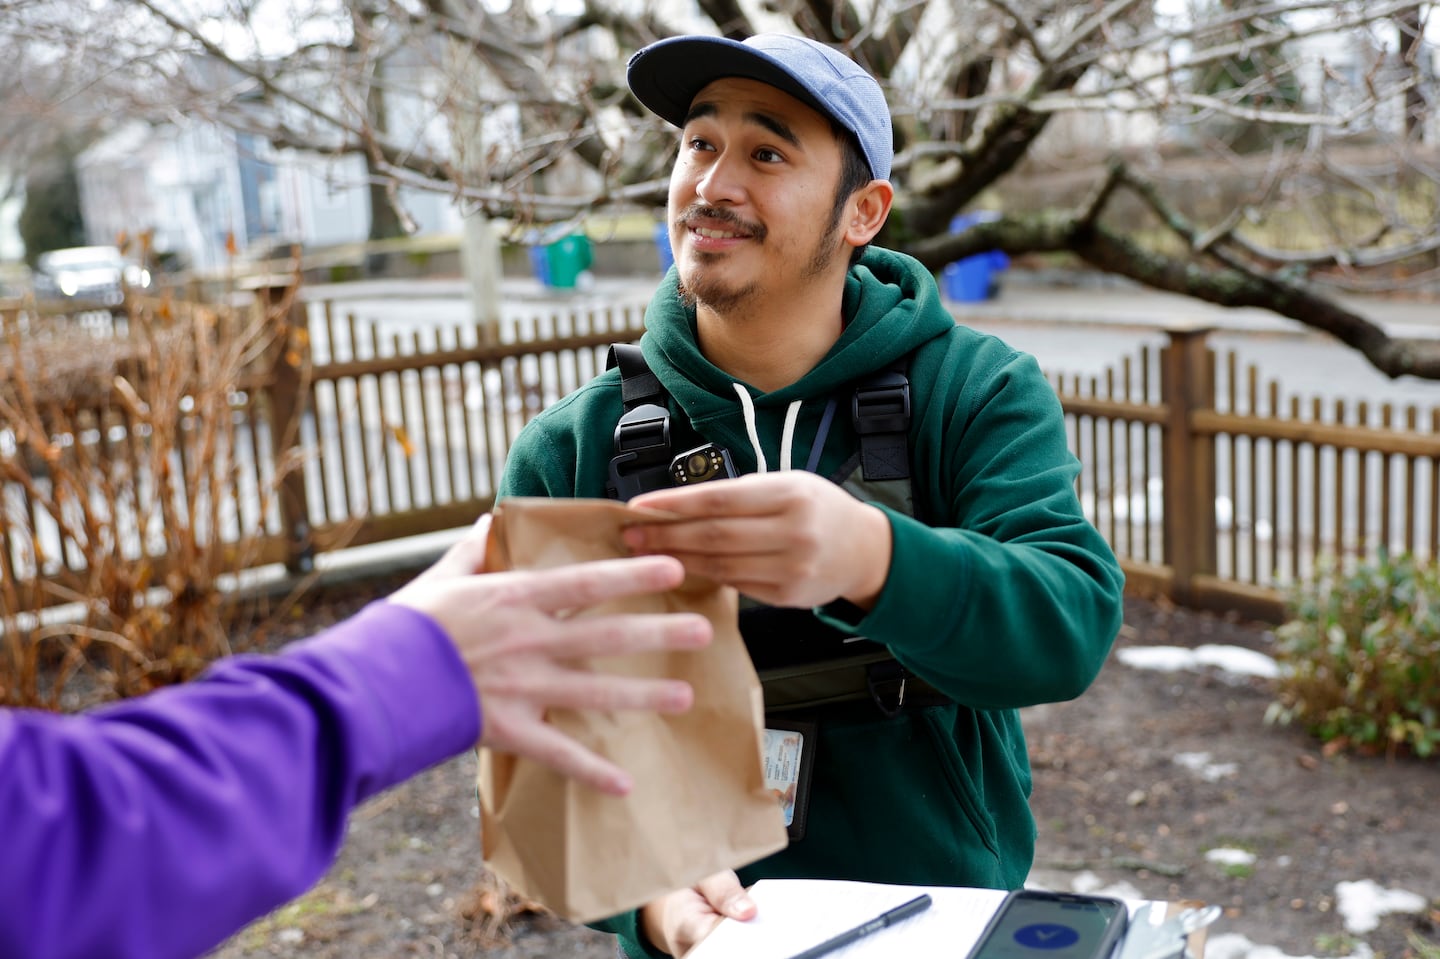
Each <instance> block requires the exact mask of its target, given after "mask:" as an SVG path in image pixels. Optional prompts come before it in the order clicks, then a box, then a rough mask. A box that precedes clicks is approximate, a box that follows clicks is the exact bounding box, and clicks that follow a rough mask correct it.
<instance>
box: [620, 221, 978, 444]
mask: <svg viewBox="0 0 1440 959" xmlns="http://www.w3.org/2000/svg"><path fill="white" fill-rule="evenodd" d="M678 286H679V283H678V273H677V271H676V270H674V269H672V270H671V271H670V273H669V274H668V275H666V277H665V279H664V281H663V282H662V283H661V284H660V288H659V289H658V290H657V291H656V292H655V296H654V298H653V299H652V300H651V301H650V307H649V309H648V310H647V311H646V314H645V335H644V336H643V337H642V338H641V341H640V345H641V347H642V348H643V349H644V351H645V359H646V362H647V363H648V364H649V365H650V369H652V370H654V371H656V373H657V375H658V376H659V377H660V381H661V383H662V384H663V385H664V387H665V389H666V390H667V391H669V393H670V395H671V397H673V398H674V400H675V402H676V403H678V404H679V406H680V407H681V409H682V410H684V411H685V413H686V415H687V416H688V417H689V418H690V422H691V423H692V424H693V425H694V426H695V428H696V430H698V431H699V432H700V433H701V434H703V435H705V436H707V437H709V438H710V439H712V440H713V441H714V442H717V443H720V444H721V445H728V446H731V448H732V449H734V448H735V446H736V445H737V444H738V446H739V447H741V448H748V447H750V446H751V445H752V437H750V436H747V430H746V426H745V424H744V423H742V408H741V405H742V401H741V398H740V397H739V396H738V394H737V392H736V384H735V381H734V379H733V378H732V377H731V376H730V375H729V374H728V373H726V372H725V371H724V370H721V369H720V368H719V367H717V366H715V365H714V364H713V363H711V362H710V361H709V360H707V359H706V358H705V357H704V356H703V355H702V354H701V352H700V348H699V344H698V342H697V340H696V332H695V331H696V325H695V311H694V309H692V308H687V307H686V306H685V305H684V304H683V303H682V302H681V300H680V293H679V288H678ZM842 310H843V312H844V314H845V330H844V332H843V333H841V335H840V338H839V339H838V340H836V341H835V345H834V346H832V347H831V348H830V351H829V352H828V353H826V354H825V356H824V357H823V358H822V359H821V360H820V362H819V363H818V364H816V365H815V367H814V369H812V370H811V371H810V372H809V373H806V374H805V375H804V376H803V377H801V378H800V379H799V380H798V381H796V382H794V383H792V384H790V385H789V386H786V387H784V388H783V389H779V390H776V391H775V392H773V393H759V392H758V391H756V390H755V389H754V388H752V387H749V386H746V385H744V384H740V389H742V390H744V391H746V392H747V393H748V394H749V396H750V397H751V398H753V402H754V407H755V413H756V414H757V415H759V416H760V417H761V419H762V420H763V419H766V418H767V417H774V416H784V415H785V413H786V411H787V410H788V409H790V408H791V407H793V405H794V404H795V402H796V401H800V402H801V404H802V406H805V407H808V406H810V405H812V404H814V403H818V404H819V405H820V406H821V407H823V406H824V404H825V403H827V402H828V401H829V399H830V398H831V397H832V396H834V395H835V394H836V392H837V391H838V390H839V389H840V388H841V387H843V386H846V385H848V384H850V383H853V382H855V381H856V380H857V379H859V378H860V377H862V376H864V375H865V374H867V373H870V372H872V371H875V370H880V369H883V368H884V367H886V366H888V365H889V364H890V363H891V362H892V361H894V360H896V359H899V358H900V357H902V356H905V355H907V354H909V353H911V352H913V351H914V350H915V349H916V348H918V347H919V346H921V345H922V344H924V343H926V342H928V341H930V340H933V339H935V338H937V337H941V336H944V335H945V334H946V333H948V332H949V331H951V330H953V329H954V327H955V319H954V317H952V316H951V315H950V314H949V312H948V311H947V310H946V309H945V308H944V306H943V305H942V304H941V302H940V290H939V288H938V287H937V286H936V285H935V278H934V277H933V276H932V275H931V273H930V271H929V270H927V269H926V268H925V267H924V266H923V265H922V264H921V263H920V261H919V260H916V259H915V258H913V257H910V256H906V255H905V254H903V253H896V252H894V251H892V250H885V249H881V248H879V247H873V246H872V247H870V248H869V249H868V250H866V251H865V254H864V256H863V257H862V258H861V260H860V262H859V263H858V264H856V265H855V266H853V267H851V269H850V272H849V274H848V275H847V276H846V279H845V294H844V301H843V305H842ZM843 412H844V413H845V415H847V416H848V410H846V411H843ZM794 415H795V414H794V413H793V412H792V413H791V416H792V418H793V416H794ZM810 415H812V416H815V417H818V416H819V415H820V411H819V410H818V409H817V410H815V411H811V412H810ZM762 432H763V431H762ZM721 434H726V435H725V436H723V438H722V435H721ZM761 456H762V457H763V454H761ZM779 465H780V468H782V469H783V468H787V464H785V463H783V462H782V463H781V464H779Z"/></svg>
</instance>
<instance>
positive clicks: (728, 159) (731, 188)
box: [695, 153, 745, 206]
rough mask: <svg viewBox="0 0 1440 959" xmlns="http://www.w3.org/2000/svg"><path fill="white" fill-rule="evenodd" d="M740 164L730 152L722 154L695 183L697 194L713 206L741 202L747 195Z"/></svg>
mask: <svg viewBox="0 0 1440 959" xmlns="http://www.w3.org/2000/svg"><path fill="white" fill-rule="evenodd" d="M739 166H740V164H739V163H737V162H736V159H735V158H734V157H732V156H731V155H730V154H729V153H722V154H720V155H719V156H718V157H716V158H715V162H714V163H711V164H710V166H709V167H708V168H707V169H706V170H705V173H704V175H702V176H701V177H700V181H699V182H698V183H697V184H696V185H695V195H696V196H698V197H699V198H700V199H701V200H703V201H704V202H706V203H708V204H710V205H712V206H719V205H720V204H722V203H728V204H736V203H739V202H740V201H741V200H742V199H743V198H744V196H745V185H744V181H743V177H742V176H741V172H740V169H739Z"/></svg>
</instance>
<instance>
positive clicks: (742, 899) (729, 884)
mask: <svg viewBox="0 0 1440 959" xmlns="http://www.w3.org/2000/svg"><path fill="white" fill-rule="evenodd" d="M695 889H696V891H697V892H699V893H700V895H702V896H704V897H705V901H706V902H708V903H710V906H711V907H712V908H713V909H714V910H715V911H716V912H718V913H719V914H720V915H722V916H729V917H730V918H731V919H740V920H745V919H750V918H752V917H753V916H754V915H755V900H753V899H751V898H750V895H749V894H748V893H747V892H746V891H745V887H744V886H742V885H741V884H740V877H739V876H737V875H736V874H735V872H734V870H731V869H726V870H725V871H723V872H717V873H715V874H713V875H710V876H706V877H705V878H704V879H702V880H700V881H699V882H698V883H696V884H695Z"/></svg>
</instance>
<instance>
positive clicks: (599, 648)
mask: <svg viewBox="0 0 1440 959" xmlns="http://www.w3.org/2000/svg"><path fill="white" fill-rule="evenodd" d="M489 529H490V518H489V517H488V516H485V517H482V518H481V520H480V521H479V522H478V523H476V525H475V527H474V528H473V529H472V530H471V531H470V532H469V533H468V534H466V536H465V538H464V539H462V540H460V541H459V542H457V543H456V544H455V545H454V546H452V547H451V548H450V549H449V551H447V552H446V553H445V555H444V556H442V557H441V558H440V559H439V561H437V562H436V563H435V565H434V566H432V567H430V569H428V570H426V571H425V572H424V573H421V574H420V575H419V576H418V577H416V578H415V579H414V580H412V581H411V582H410V583H408V584H406V585H405V586H404V587H402V588H401V589H400V590H398V591H397V592H395V593H394V594H393V595H392V596H391V597H390V601H391V602H393V603H400V604H401V605H404V606H409V607H411V608H412V609H416V610H419V611H420V612H422V613H425V614H427V615H429V616H430V617H431V618H433V619H434V620H435V621H436V622H438V623H439V624H440V626H441V627H442V628H443V629H444V630H445V632H446V633H447V634H449V636H450V638H451V640H452V641H453V642H454V643H455V645H456V647H457V648H458V649H459V651H460V655H461V658H463V659H464V660H465V664H466V666H468V667H469V669H470V676H471V679H472V680H473V681H474V683H475V689H476V692H477V693H478V694H479V697H480V703H481V710H482V712H481V716H482V725H481V729H482V732H481V736H480V742H481V744H482V745H485V746H489V747H490V748H491V749H495V750H498V751H502V752H512V753H516V754H519V755H522V756H527V757H529V758H531V759H534V760H536V761H537V762H541V763H544V764H545V765H547V766H551V767H553V768H554V769H556V770H558V771H559V772H561V773H564V774H565V775H567V776H573V777H575V778H576V779H579V780H581V781H582V782H586V783H588V784H590V785H592V786H594V787H595V788H597V789H600V790H602V791H604V792H607V793H612V794H615V795H623V794H624V793H626V792H628V791H629V790H630V787H631V780H630V777H629V775H628V774H627V773H625V771H624V770H622V769H620V768H619V767H618V766H616V765H614V764H613V763H611V762H609V761H608V760H605V759H602V758H601V757H600V756H598V755H596V754H595V753H593V752H591V751H590V750H588V749H586V748H585V747H584V746H582V745H580V744H579V743H578V742H576V741H575V740H573V739H571V738H569V737H568V736H566V735H564V734H563V733H561V732H560V731H559V730H558V729H556V728H555V727H554V726H552V725H550V724H548V723H546V722H545V710H546V709H547V708H552V707H558V708H563V709H593V710H616V709H648V710H656V711H659V712H664V713H678V712H684V711H685V710H687V709H689V708H690V705H691V703H692V702H693V699H694V692H693V690H691V688H690V685H689V684H688V683H684V682H680V681H678V680H666V679H639V678H633V677H624V676H611V675H605V674H602V673H594V672H589V671H586V670H583V669H578V668H575V667H574V666H573V665H571V664H570V662H569V661H570V660H573V659H576V658H580V657H589V656H615V655H623V654H626V653H638V652H649V651H654V650H679V649H698V648H700V647H702V646H704V645H706V644H707V643H709V642H710V638H711V629H710V623H709V622H708V621H707V620H706V619H705V618H704V617H702V616H698V615H692V614H688V613H677V614H669V615H640V614H635V615H609V616H598V617H592V618H587V619H573V618H567V617H566V616H565V615H564V614H566V613H569V612H574V611H576V610H581V609H585V608H587V607H591V606H594V605H596V604H598V603H601V602H603V601H605V600H609V599H614V598H617V597H621V596H634V595H639V594H642V593H653V592H661V591H663V590H667V589H671V588H673V587H675V586H677V585H679V583H680V581H681V580H682V579H683V578H684V570H683V569H682V568H681V566H680V564H679V563H678V562H676V561H675V560H673V559H667V558H664V557H649V558H646V559H616V560H605V561H601V562H593V563H581V564H576V565H573V566H565V567H559V568H556V569H552V570H544V571H537V572H508V573H485V574H483V575H476V574H479V573H480V572H481V571H482V570H483V569H484V566H485V544H486V537H487V535H488V533H489Z"/></svg>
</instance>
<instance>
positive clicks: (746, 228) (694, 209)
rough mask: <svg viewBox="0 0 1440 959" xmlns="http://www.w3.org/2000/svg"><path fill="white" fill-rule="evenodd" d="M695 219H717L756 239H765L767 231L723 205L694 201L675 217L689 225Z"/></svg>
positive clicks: (684, 224) (677, 220)
mask: <svg viewBox="0 0 1440 959" xmlns="http://www.w3.org/2000/svg"><path fill="white" fill-rule="evenodd" d="M695 220H711V221H718V222H721V223H724V224H726V225H727V226H733V227H736V228H738V229H739V230H741V231H743V232H745V233H748V234H750V235H751V236H752V237H754V238H755V239H757V240H763V239H765V234H766V232H767V231H766V229H765V227H764V226H762V225H761V224H759V223H752V222H750V221H749V220H746V219H742V218H741V217H740V215H739V214H738V213H736V212H734V211H733V210H727V209H725V208H723V207H718V206H706V205H705V204H703V203H696V204H694V205H692V206H688V207H686V208H685V209H684V210H682V211H681V212H680V215H679V216H677V217H676V218H675V222H676V223H679V224H680V225H681V226H689V225H690V224H691V223H693V222H694V221H695Z"/></svg>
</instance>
